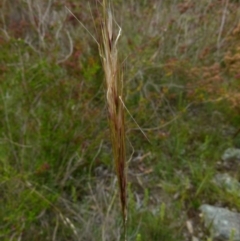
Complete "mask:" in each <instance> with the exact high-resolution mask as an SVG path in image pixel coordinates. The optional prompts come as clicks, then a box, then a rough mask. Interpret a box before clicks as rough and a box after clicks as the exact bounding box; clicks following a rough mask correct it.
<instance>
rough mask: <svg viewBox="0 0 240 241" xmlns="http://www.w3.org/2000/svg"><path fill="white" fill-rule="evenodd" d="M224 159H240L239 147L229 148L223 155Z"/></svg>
mask: <svg viewBox="0 0 240 241" xmlns="http://www.w3.org/2000/svg"><path fill="white" fill-rule="evenodd" d="M222 160H223V161H233V160H240V149H239V148H228V149H227V150H226V151H225V152H224V153H223V155H222Z"/></svg>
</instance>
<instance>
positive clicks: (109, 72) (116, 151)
mask: <svg viewBox="0 0 240 241" xmlns="http://www.w3.org/2000/svg"><path fill="white" fill-rule="evenodd" d="M102 7H103V22H102V29H101V30H102V41H101V43H100V45H99V53H100V56H101V58H102V64H103V68H104V74H105V81H106V100H107V106H108V115H109V124H110V130H111V141H112V149H113V155H114V161H115V168H116V173H117V177H118V183H119V191H120V200H121V206H122V216H123V222H124V236H126V223H127V191H126V184H127V180H126V155H125V124H124V104H123V100H122V98H123V75H122V72H121V67H120V65H119V61H118V50H117V43H118V40H119V37H120V35H121V28H120V26H119V25H118V24H117V23H116V22H115V21H114V18H113V15H112V11H111V7H110V5H109V3H107V1H103V6H102ZM114 26H116V27H117V28H118V32H117V34H116V35H115V31H114Z"/></svg>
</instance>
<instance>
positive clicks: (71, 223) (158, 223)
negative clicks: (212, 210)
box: [0, 0, 240, 241]
mask: <svg viewBox="0 0 240 241" xmlns="http://www.w3.org/2000/svg"><path fill="white" fill-rule="evenodd" d="M5 2H6V3H5V4H3V6H1V7H3V8H2V10H0V11H1V16H2V18H1V20H0V24H1V25H2V26H4V27H3V28H2V30H1V31H2V33H3V36H1V37H0V116H1V118H0V144H1V145H0V197H1V198H0V239H1V240H6V241H8V240H20V239H22V240H26V241H28V240H32V237H35V240H40V241H41V240H46V239H51V240H52V239H53V240H54V238H55V240H59V241H65V240H101V239H103V241H108V240H117V239H118V237H117V236H118V230H119V226H120V223H121V221H120V220H121V217H119V206H118V205H117V203H118V202H117V201H118V198H116V194H115V192H114V191H115V190H114V189H115V188H116V185H115V184H113V183H114V175H113V168H112V164H113V163H112V162H113V160H112V152H111V145H110V141H109V130H108V121H107V118H106V106H105V97H104V88H103V87H104V84H103V70H102V68H101V59H100V57H99V56H98V49H97V46H96V45H95V43H93V40H92V39H90V37H89V35H87V33H85V32H84V31H85V30H84V29H82V27H81V25H80V24H79V23H78V22H77V21H76V20H75V18H73V17H72V16H71V15H70V14H69V15H68V16H66V17H64V16H62V15H61V14H59V15H58V13H59V11H60V10H63V9H64V6H62V5H61V3H58V4H56V5H55V3H54V4H53V5H52V6H51V7H50V10H49V13H51V14H50V15H51V16H55V15H53V14H52V13H54V14H56V16H55V17H56V20H54V18H50V17H49V16H46V19H45V20H46V21H45V20H44V21H43V22H41V23H40V22H34V21H39V16H38V15H37V14H36V13H38V14H40V13H41V11H40V12H39V9H40V8H41V7H40V5H39V6H37V7H36V6H35V5H32V11H33V12H32V14H33V16H34V18H33V20H34V21H33V22H31V21H32V20H31V19H30V16H31V14H30V13H29V12H28V11H30V10H29V8H28V6H27V3H25V2H24V1H18V2H17V3H16V5H13V4H12V6H10V5H11V2H12V1H5ZM175 2H176V1H175ZM175 2H174V3H173V1H163V3H162V4H161V5H159V4H158V3H157V1H155V0H153V1H145V0H144V1H139V2H136V3H134V4H133V2H132V1H129V2H123V1H112V6H113V8H114V13H115V15H116V18H117V22H118V23H120V25H121V27H122V29H123V34H122V39H121V42H120V43H119V44H120V45H119V46H120V49H119V54H120V55H122V56H123V58H124V59H125V58H126V57H127V58H126V60H125V61H123V63H121V64H122V65H121V66H122V67H123V68H124V82H123V84H124V91H125V93H126V95H125V97H126V98H125V105H126V107H127V109H128V111H129V113H130V114H129V113H128V112H127V111H126V132H127V145H128V146H127V152H128V155H127V156H128V157H130V155H132V159H131V160H130V161H129V162H128V163H129V173H128V174H129V184H128V189H129V190H128V193H129V195H128V207H129V217H128V220H129V222H128V237H129V240H134V241H143V240H152V241H154V240H156V241H159V240H183V239H184V238H185V237H183V235H185V234H186V230H185V228H184V227H185V223H186V219H194V221H195V220H196V223H197V225H198V221H199V212H198V208H199V206H200V205H201V204H202V202H203V200H204V202H208V203H212V204H214V203H219V202H220V203H222V204H223V205H224V206H229V207H230V208H235V209H237V210H239V209H240V202H239V197H238V196H237V194H235V193H228V192H226V191H224V190H222V189H221V188H219V187H216V186H215V185H213V183H212V179H213V177H214V176H215V174H216V173H218V172H228V171H229V172H230V173H231V175H233V176H237V177H239V171H238V168H236V166H235V164H233V167H230V169H228V170H226V168H225V166H222V164H221V160H220V159H221V154H222V152H223V151H224V150H225V149H226V148H228V147H231V146H232V145H233V144H234V145H236V146H238V147H239V136H237V137H236V139H234V140H233V139H232V134H233V133H234V132H235V129H239V123H240V119H239V118H240V117H239V116H240V115H239V113H240V112H239V103H240V102H239V100H240V98H239V86H240V85H239V69H240V61H239V59H240V58H239V55H240V51H239V32H240V27H239V25H238V23H236V19H239V12H238V11H236V9H238V8H237V7H236V4H238V3H237V2H238V1H229V3H228V6H227V8H228V11H229V12H230V13H231V14H230V15H227V18H222V17H223V16H224V15H223V14H224V11H225V10H224V6H223V5H221V4H219V1H217V0H213V1H211V3H209V4H207V5H206V1H199V2H198V3H196V1H193V0H192V1H187V2H186V1H179V2H178V3H177V4H176V3H175ZM66 4H67V6H68V7H69V8H70V9H71V10H74V11H75V10H76V12H74V13H75V14H76V16H77V17H78V18H79V20H80V21H82V22H83V24H84V25H85V26H86V27H87V29H89V30H90V32H91V33H92V34H93V35H94V36H95V35H96V36H95V37H96V39H98V37H99V36H98V33H95V31H98V26H99V18H100V17H101V16H98V15H99V14H97V11H98V10H97V9H96V8H95V5H91V8H92V13H93V14H92V15H93V16H94V18H95V16H96V19H93V20H91V19H90V17H89V16H91V14H89V8H88V4H85V3H83V2H82V3H81V1H80V2H79V1H78V2H77V1H71V2H70V1H67V3H66ZM68 4H69V5H68ZM0 5H1V4H0ZM78 9H81V11H80V12H77V10H78ZM43 10H44V11H45V6H44V8H43V9H42V12H44V11H43ZM64 11H65V10H64ZM16 13H18V14H16ZM25 13H27V14H26V16H25ZM15 14H16V15H15ZM46 14H47V15H48V13H46ZM14 16H16V17H17V19H18V18H22V19H21V20H22V21H17V22H18V25H17V26H18V27H16V25H14V24H15V20H16V19H15V18H14ZM216 16H218V17H216ZM4 19H5V21H3V20H4ZM118 19H119V21H118ZM219 19H225V22H224V26H223V27H222V29H220V25H219ZM50 20H51V21H50ZM92 21H93V22H92ZM38 24H39V25H38ZM94 24H95V25H96V29H97V30H95V28H94V26H93V25H94ZM38 26H40V28H39V29H38ZM233 26H234V28H233ZM43 30H44V31H46V32H44V31H43ZM216 33H217V34H216ZM44 34H45V35H44ZM68 34H69V36H70V37H71V41H70V40H69V38H68ZM42 38H43V39H42ZM71 45H72V47H71ZM68 53H70V56H68ZM65 57H66V59H64V58H65ZM130 115H131V116H130ZM133 118H134V120H136V122H137V123H138V124H139V126H140V127H141V128H142V130H140V129H139V127H138V126H137V125H136V123H135V122H134V121H133ZM142 131H143V132H144V133H145V135H146V136H147V138H148V139H147V138H146V137H145V136H144V135H143V134H142ZM219 163H220V164H219ZM156 210H157V211H156ZM179 217H181V219H179ZM76 233H77V234H76ZM189 239H191V237H189ZM205 239H206V240H207V237H205Z"/></svg>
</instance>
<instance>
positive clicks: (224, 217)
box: [200, 204, 240, 241]
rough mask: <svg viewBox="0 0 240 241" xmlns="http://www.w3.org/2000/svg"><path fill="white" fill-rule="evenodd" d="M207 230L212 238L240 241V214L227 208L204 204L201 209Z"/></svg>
mask: <svg viewBox="0 0 240 241" xmlns="http://www.w3.org/2000/svg"><path fill="white" fill-rule="evenodd" d="M200 210H201V212H202V214H203V221H204V225H205V227H206V228H208V229H209V230H210V232H211V235H212V238H213V239H216V240H221V241H228V240H232V241H240V228H239V227H240V214H239V213H236V212H231V211H229V210H228V209H226V208H220V207H214V206H211V205H208V204H204V205H202V206H201V207H200Z"/></svg>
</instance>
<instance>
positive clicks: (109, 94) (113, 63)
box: [67, 0, 127, 240]
mask: <svg viewBox="0 0 240 241" xmlns="http://www.w3.org/2000/svg"><path fill="white" fill-rule="evenodd" d="M102 9H103V12H102V13H103V14H102V22H101V37H100V41H99V42H98V41H97V39H96V38H95V37H94V36H93V35H92V34H91V33H90V31H89V30H88V29H87V28H86V27H85V26H84V25H83V24H82V22H80V21H79V20H78V19H77V18H76V16H75V15H74V14H73V13H72V12H71V10H69V9H68V8H67V10H68V11H69V12H70V13H71V14H72V15H73V16H74V17H75V18H76V19H77V20H78V21H79V23H80V24H81V25H82V26H83V27H84V29H85V30H86V31H87V32H88V33H89V34H90V35H91V37H92V38H93V39H94V41H95V42H96V43H97V45H98V48H99V55H100V57H101V60H102V66H103V70H104V75H105V86H106V101H107V107H108V118H109V125H110V132H111V142H112V150H113V157H114V162H115V169H116V174H117V177H118V184H119V193H120V201H121V209H122V218H123V226H124V232H123V233H124V240H126V229H127V177H126V148H125V122H124V108H125V105H124V102H123V100H124V98H123V73H122V71H121V65H120V64H119V60H118V49H117V43H118V40H119V38H120V36H121V31H122V29H121V27H120V26H119V25H118V24H117V22H116V21H115V19H114V16H113V14H112V10H111V6H110V3H109V2H108V1H107V0H103V3H102ZM114 27H116V28H117V31H116V30H115V29H114ZM116 32H117V34H116Z"/></svg>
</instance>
